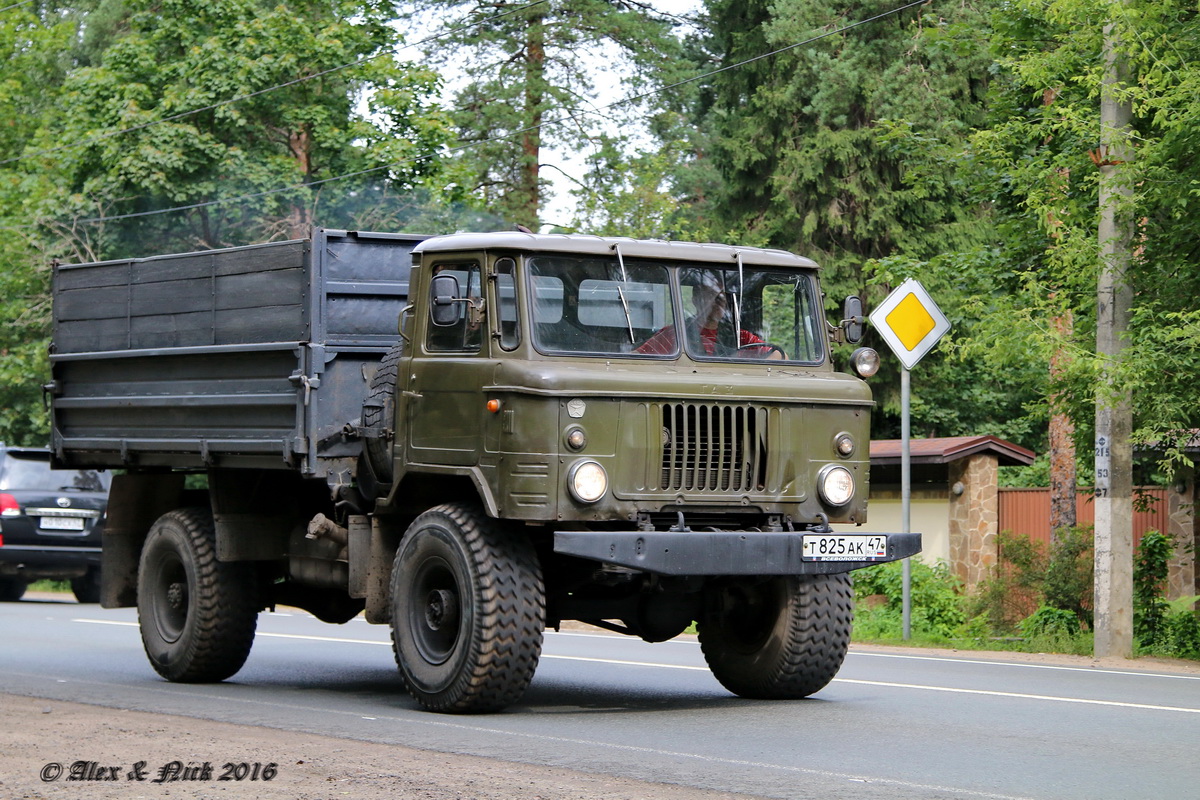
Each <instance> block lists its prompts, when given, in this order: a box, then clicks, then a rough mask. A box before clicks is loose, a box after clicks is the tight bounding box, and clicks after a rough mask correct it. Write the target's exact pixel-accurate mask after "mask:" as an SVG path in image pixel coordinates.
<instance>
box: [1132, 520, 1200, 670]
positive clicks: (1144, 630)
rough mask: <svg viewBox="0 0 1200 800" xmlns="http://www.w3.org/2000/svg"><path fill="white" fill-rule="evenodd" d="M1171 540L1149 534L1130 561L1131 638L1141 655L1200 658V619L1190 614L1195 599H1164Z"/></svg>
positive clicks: (1160, 535) (1151, 532)
mask: <svg viewBox="0 0 1200 800" xmlns="http://www.w3.org/2000/svg"><path fill="white" fill-rule="evenodd" d="M1174 553H1175V546H1174V543H1173V542H1172V541H1171V537H1169V536H1166V535H1165V534H1162V533H1160V532H1158V531H1148V532H1147V533H1146V534H1145V535H1144V536H1143V537H1142V541H1141V542H1140V543H1139V544H1138V547H1137V552H1136V553H1134V557H1133V636H1134V638H1135V639H1136V640H1137V643H1138V647H1139V649H1140V650H1141V651H1142V652H1146V653H1156V654H1158V655H1164V656H1171V657H1174V658H1200V618H1197V616H1196V612H1195V611H1193V610H1192V608H1193V606H1195V604H1196V601H1197V600H1198V599H1200V598H1198V597H1185V598H1182V599H1180V600H1176V601H1175V602H1173V603H1168V602H1167V601H1166V600H1165V599H1164V595H1165V593H1166V585H1167V577H1168V575H1169V574H1170V561H1171V557H1172V556H1173V555H1174Z"/></svg>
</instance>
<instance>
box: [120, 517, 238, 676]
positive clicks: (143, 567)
mask: <svg viewBox="0 0 1200 800" xmlns="http://www.w3.org/2000/svg"><path fill="white" fill-rule="evenodd" d="M257 600H258V592H257V583H256V571H255V569H254V565H253V564H249V563H246V562H223V561H218V560H217V534H216V529H215V528H214V526H213V519H212V514H211V513H209V511H208V510H207V509H203V508H184V509H180V510H177V511H172V512H170V513H168V514H164V515H163V516H162V517H159V519H158V521H157V522H155V523H154V525H153V527H151V528H150V533H149V534H147V536H146V543H145V544H144V545H143V547H142V558H141V563H140V565H139V568H138V624H139V626H140V627H141V631H142V644H143V645H144V646H145V648H146V656H147V657H148V658H149V659H150V664H151V666H153V667H154V670H155V672H157V673H158V674H159V675H162V676H163V677H164V678H166V679H167V680H169V681H175V682H178V683H206V682H210V681H223V680H225V679H226V678H228V677H231V676H232V675H233V674H234V673H236V672H237V671H238V670H239V669H241V668H242V665H243V664H244V663H246V658H247V657H248V656H249V655H250V646H251V645H252V644H253V643H254V629H255V626H256V625H257V622H258V602H257Z"/></svg>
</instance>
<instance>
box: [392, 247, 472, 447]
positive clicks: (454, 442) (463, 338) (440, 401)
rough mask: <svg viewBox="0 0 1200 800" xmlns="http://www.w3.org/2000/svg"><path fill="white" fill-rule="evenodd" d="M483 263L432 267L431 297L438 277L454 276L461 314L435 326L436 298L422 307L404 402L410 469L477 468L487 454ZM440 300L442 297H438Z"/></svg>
mask: <svg viewBox="0 0 1200 800" xmlns="http://www.w3.org/2000/svg"><path fill="white" fill-rule="evenodd" d="M483 263H484V261H483V257H482V254H480V255H478V256H476V257H464V256H463V255H456V256H454V257H452V258H448V259H445V260H441V261H435V262H433V263H432V266H431V269H430V280H428V281H425V282H423V285H424V286H425V287H426V288H425V291H426V292H427V293H428V292H429V287H430V285H431V282H432V279H433V278H434V277H436V276H439V275H442V276H452V277H453V278H454V279H455V281H456V285H455V289H456V291H457V293H458V294H457V297H454V298H443V299H448V300H449V301H450V302H454V303H455V304H456V305H457V306H458V308H459V313H458V314H457V315H455V316H456V319H455V321H454V322H453V323H451V324H437V323H436V322H435V320H434V310H435V305H434V302H433V298H432V297H429V298H427V302H425V303H423V304H422V305H423V306H424V307H425V313H424V314H423V315H422V319H421V324H419V325H417V326H414V327H415V328H416V331H415V332H416V334H417V335H416V336H415V337H414V342H413V345H414V348H415V349H419V350H420V352H419V353H414V358H413V359H412V360H411V361H410V362H408V363H409V367H410V368H409V375H408V376H407V377H408V380H407V391H406V392H405V399H406V401H407V402H406V405H407V411H408V432H409V435H408V438H407V460H408V461H409V463H417V464H431V465H447V466H472V465H475V464H477V463H478V461H479V453H480V452H481V450H482V437H483V423H484V417H485V415H486V414H487V409H486V407H485V403H486V398H485V397H484V396H483V385H484V382H485V380H486V376H487V374H488V360H487V353H486V351H485V348H486V343H485V335H484V334H485V331H486V329H487V326H486V324H485V321H484V319H483V316H484V311H483V309H484V308H486V305H485V303H484V291H485V288H486V287H485V285H484V281H483ZM439 294H440V292H439Z"/></svg>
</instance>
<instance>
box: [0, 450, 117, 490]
mask: <svg viewBox="0 0 1200 800" xmlns="http://www.w3.org/2000/svg"><path fill="white" fill-rule="evenodd" d="M49 459H50V456H49V454H46V455H45V456H41V457H38V456H37V455H33V454H29V455H26V454H21V455H17V454H16V453H11V452H10V453H8V455H7V457H6V458H4V461H3V463H2V465H0V490H7V491H14V492H15V491H22V490H23V491H30V490H35V491H42V492H72V491H74V492H107V491H108V484H109V481H110V480H111V479H110V476H109V475H108V474H106V473H105V474H102V473H100V472H97V471H96V470H93V469H79V470H75V469H50V461H49Z"/></svg>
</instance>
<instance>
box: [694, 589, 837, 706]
mask: <svg viewBox="0 0 1200 800" xmlns="http://www.w3.org/2000/svg"><path fill="white" fill-rule="evenodd" d="M853 620H854V606H853V592H852V589H851V581H850V575H849V573H842V574H838V575H800V576H789V577H777V578H770V579H767V580H764V581H761V582H752V581H745V580H738V581H733V582H731V583H728V584H724V585H723V586H721V588H720V590H719V594H718V596H717V597H716V598H715V602H714V603H713V604H712V608H711V610H710V611H709V613H708V614H707V615H706V619H705V620H704V621H702V622H701V623H700V624H699V625H698V626H697V633H698V634H699V638H700V648H701V650H702V651H703V652H704V659H705V661H707V662H708V666H709V669H711V670H712V673H713V675H714V676H715V677H716V678H717V680H718V681H720V682H721V685H722V686H724V687H725V688H726V689H728V690H729V691H731V692H733V693H734V694H736V695H739V696H741V697H751V698H759V699H776V700H783V699H798V698H801V697H807V696H809V695H810V694H813V693H814V692H817V691H819V690H820V689H822V688H823V687H824V686H825V685H826V684H828V683H829V682H830V681H831V680H833V676H834V675H836V674H837V671H838V669H840V668H841V666H842V661H843V660H844V659H845V657H846V649H847V648H848V647H849V645H850V628H851V625H852V624H853Z"/></svg>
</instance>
